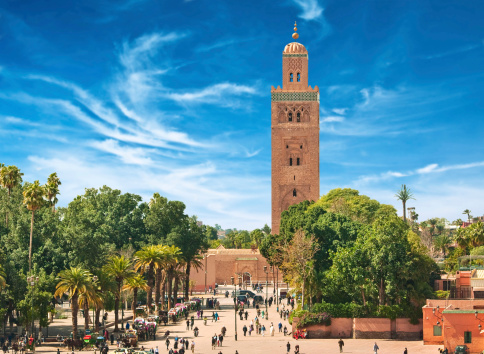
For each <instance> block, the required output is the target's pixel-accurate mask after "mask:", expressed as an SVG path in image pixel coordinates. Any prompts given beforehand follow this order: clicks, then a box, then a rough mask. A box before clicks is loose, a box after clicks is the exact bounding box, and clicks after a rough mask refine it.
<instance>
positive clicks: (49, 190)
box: [44, 172, 62, 211]
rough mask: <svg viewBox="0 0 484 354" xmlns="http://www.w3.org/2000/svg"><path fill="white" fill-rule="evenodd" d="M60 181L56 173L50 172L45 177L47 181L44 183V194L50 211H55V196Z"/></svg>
mask: <svg viewBox="0 0 484 354" xmlns="http://www.w3.org/2000/svg"><path fill="white" fill-rule="evenodd" d="M61 184H62V183H61V181H60V179H59V177H57V173H56V172H54V173H51V174H50V176H49V178H47V183H46V184H45V186H44V188H45V196H46V197H47V200H48V201H49V204H50V205H51V206H52V211H55V205H56V204H57V202H58V199H57V196H58V195H59V194H60V193H59V186H60V185H61Z"/></svg>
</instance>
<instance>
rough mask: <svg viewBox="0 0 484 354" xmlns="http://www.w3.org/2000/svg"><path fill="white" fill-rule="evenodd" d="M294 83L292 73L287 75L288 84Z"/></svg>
mask: <svg viewBox="0 0 484 354" xmlns="http://www.w3.org/2000/svg"><path fill="white" fill-rule="evenodd" d="M293 81H294V77H293V75H292V73H290V74H289V82H293Z"/></svg>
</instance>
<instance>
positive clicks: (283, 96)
mask: <svg viewBox="0 0 484 354" xmlns="http://www.w3.org/2000/svg"><path fill="white" fill-rule="evenodd" d="M271 100H272V102H281V101H317V102H319V92H273V93H272V95H271Z"/></svg>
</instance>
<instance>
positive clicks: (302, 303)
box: [266, 279, 306, 310]
mask: <svg viewBox="0 0 484 354" xmlns="http://www.w3.org/2000/svg"><path fill="white" fill-rule="evenodd" d="M305 282H306V279H303V283H302V296H301V310H304V283H305ZM266 286H267V284H266Z"/></svg>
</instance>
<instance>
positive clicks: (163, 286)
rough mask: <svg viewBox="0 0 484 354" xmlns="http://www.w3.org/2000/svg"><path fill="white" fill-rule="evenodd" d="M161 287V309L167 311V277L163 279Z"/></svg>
mask: <svg viewBox="0 0 484 354" xmlns="http://www.w3.org/2000/svg"><path fill="white" fill-rule="evenodd" d="M160 286H161V309H162V310H165V296H166V276H165V277H163V278H162V280H161V281H160ZM168 310H169V309H168Z"/></svg>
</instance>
